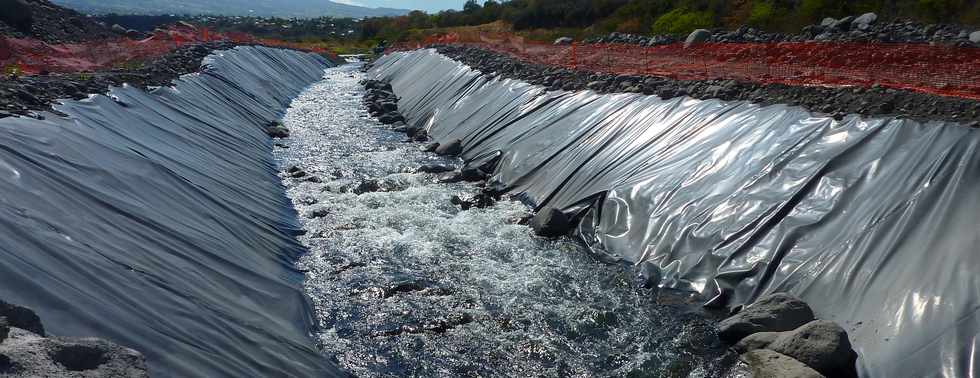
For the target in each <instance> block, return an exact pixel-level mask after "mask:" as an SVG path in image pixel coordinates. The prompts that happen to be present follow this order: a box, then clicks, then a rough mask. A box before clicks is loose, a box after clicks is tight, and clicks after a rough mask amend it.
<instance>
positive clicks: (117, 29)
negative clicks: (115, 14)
mask: <svg viewBox="0 0 980 378" xmlns="http://www.w3.org/2000/svg"><path fill="white" fill-rule="evenodd" d="M110 29H111V30H112V32H113V33H116V34H126V28H124V27H122V25H119V24H113V25H112V27H111V28H110Z"/></svg>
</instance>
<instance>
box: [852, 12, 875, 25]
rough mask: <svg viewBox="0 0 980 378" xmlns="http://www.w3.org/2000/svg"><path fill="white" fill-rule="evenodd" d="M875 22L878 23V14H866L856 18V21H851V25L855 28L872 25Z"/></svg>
mask: <svg viewBox="0 0 980 378" xmlns="http://www.w3.org/2000/svg"><path fill="white" fill-rule="evenodd" d="M875 21H878V15H877V14H874V13H865V14H862V15H860V16H858V17H857V18H855V19H854V21H851V25H854V26H857V25H871V24H873V23H875Z"/></svg>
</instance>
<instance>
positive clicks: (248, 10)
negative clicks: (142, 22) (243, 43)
mask: <svg viewBox="0 0 980 378" xmlns="http://www.w3.org/2000/svg"><path fill="white" fill-rule="evenodd" d="M52 1H53V2H54V3H57V4H60V5H63V6H66V7H69V8H72V9H75V10H78V11H81V12H85V13H91V14H107V13H116V14H151V15H156V14H191V15H198V14H212V15H227V16H263V17H269V16H275V17H297V18H310V17H321V16H330V17H352V18H360V17H381V16H398V15H403V14H407V13H408V10H404V9H391V8H366V7H359V6H354V5H347V4H340V3H336V2H333V1H329V0H207V1H201V0H52Z"/></svg>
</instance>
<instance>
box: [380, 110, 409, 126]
mask: <svg viewBox="0 0 980 378" xmlns="http://www.w3.org/2000/svg"><path fill="white" fill-rule="evenodd" d="M378 121H379V122H381V123H383V124H385V125H391V124H394V123H396V122H405V117H403V116H402V115H401V114H399V113H398V112H388V113H385V114H384V115H382V116H381V117H378Z"/></svg>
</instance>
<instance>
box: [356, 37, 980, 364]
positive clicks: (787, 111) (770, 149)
mask: <svg viewBox="0 0 980 378" xmlns="http://www.w3.org/2000/svg"><path fill="white" fill-rule="evenodd" d="M371 75H372V76H373V77H375V78H377V79H383V80H390V81H391V83H392V86H393V87H394V90H395V92H396V94H397V95H398V96H399V97H400V100H399V109H400V111H401V112H402V113H403V114H404V115H405V116H406V118H407V119H408V122H410V123H414V124H416V125H419V126H423V127H425V128H426V129H427V130H428V132H429V134H430V135H431V136H432V137H433V138H434V139H435V140H436V141H437V142H443V143H445V142H449V141H452V140H455V139H460V140H462V141H463V146H464V152H463V157H464V158H465V159H466V160H468V161H482V160H485V159H487V158H488V157H491V156H499V157H500V159H501V160H500V164H499V165H498V166H497V168H496V171H495V172H494V173H493V176H492V177H491V179H490V182H489V185H491V186H493V187H495V188H496V189H499V190H505V191H507V192H509V193H510V194H512V195H515V196H517V197H518V198H521V199H522V200H524V201H526V202H527V203H529V204H531V205H533V206H535V207H536V208H539V209H540V208H545V207H550V208H557V209H561V210H564V211H568V212H574V213H578V214H580V215H581V225H580V226H579V229H578V235H579V236H580V237H581V239H582V240H583V241H584V242H585V243H587V244H588V245H589V246H590V247H591V248H592V250H593V251H595V252H596V253H598V254H600V255H602V257H603V258H604V259H612V260H621V261H626V262H629V263H633V264H637V265H638V266H639V267H640V268H642V271H645V272H648V274H650V275H652V276H654V278H655V279H657V280H658V281H659V283H660V285H662V286H664V287H672V288H680V289H686V290H693V291H698V292H701V293H703V294H705V295H706V297H708V298H711V304H717V305H729V306H731V305H737V304H743V303H751V302H752V301H754V300H755V299H757V298H758V297H760V296H762V295H765V294H768V293H772V292H777V291H779V292H790V293H793V294H795V295H797V296H799V297H801V298H802V299H804V300H806V301H807V302H808V303H810V305H811V306H812V307H813V308H814V309H815V311H816V313H817V315H818V317H820V318H823V319H830V320H834V321H836V322H838V323H840V324H841V325H843V326H844V327H845V328H846V329H847V331H848V333H849V335H850V337H851V339H852V341H853V342H854V344H855V349H856V350H857V351H858V353H859V354H860V360H859V370H860V373H861V375H862V376H865V377H924V376H947V377H967V376H975V375H977V374H976V373H977V372H978V369H980V367H977V366H976V365H975V364H974V362H973V361H975V360H976V357H977V356H976V353H977V352H976V351H977V350H978V348H977V347H978V346H980V345H978V342H977V335H978V331H980V318H978V315H977V309H978V308H980V279H978V278H977V273H978V272H980V253H978V251H977V245H980V236H978V235H980V191H978V189H980V175H978V174H977V172H980V152H978V147H980V131H978V130H975V129H969V128H965V127H961V126H959V125H956V124H951V123H942V122H929V123H920V122H915V121H911V120H905V119H894V118H881V119H866V118H861V117H858V116H849V117H846V118H845V119H843V120H841V121H837V120H834V119H832V118H829V117H825V116H821V115H815V114H812V113H809V112H807V111H805V110H804V109H801V108H798V107H791V106H785V105H774V106H766V107H760V106H758V105H754V104H749V103H744V102H723V101H719V100H706V101H702V100H696V99H691V98H674V99H670V100H663V99H660V98H657V97H654V96H644V95H640V94H602V95H600V94H596V93H593V92H562V91H557V92H547V91H546V90H545V89H544V88H541V87H537V86H532V85H529V84H527V83H524V82H520V81H514V80H509V79H501V78H499V77H497V76H495V75H494V74H493V73H486V74H485V73H481V72H478V71H475V70H473V69H470V68H468V67H465V66H463V65H461V64H460V63H458V62H455V61H452V60H450V59H448V58H446V57H443V56H441V55H439V54H437V53H436V52H434V51H432V50H419V51H414V52H405V53H395V54H391V55H388V56H386V57H384V58H383V59H381V60H380V61H379V62H378V63H377V64H376V65H375V67H374V68H373V70H372V72H371ZM583 209H585V210H583Z"/></svg>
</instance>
